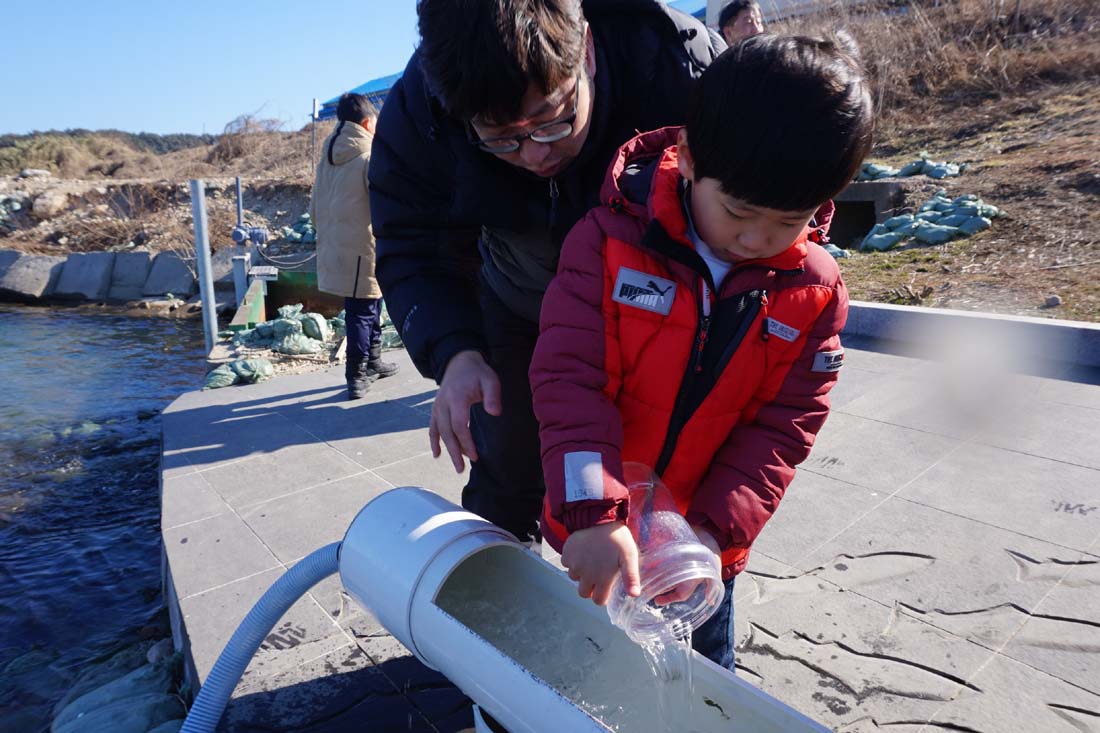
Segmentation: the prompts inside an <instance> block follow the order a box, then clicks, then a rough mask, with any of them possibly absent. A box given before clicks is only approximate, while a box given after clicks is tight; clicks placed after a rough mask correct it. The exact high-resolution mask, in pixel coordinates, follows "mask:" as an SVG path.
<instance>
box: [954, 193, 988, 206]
mask: <svg viewBox="0 0 1100 733" xmlns="http://www.w3.org/2000/svg"><path fill="white" fill-rule="evenodd" d="M981 201H982V200H981V199H980V198H978V197H977V196H975V195H974V194H972V193H964V194H963V195H962V196H958V197H956V198H955V199H954V200H953V201H952V202H951V203H953V204H955V206H966V205H967V204H974V203H979V204H980V203H981Z"/></svg>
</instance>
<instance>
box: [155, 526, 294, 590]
mask: <svg viewBox="0 0 1100 733" xmlns="http://www.w3.org/2000/svg"><path fill="white" fill-rule="evenodd" d="M163 535H164V549H165V552H166V553H167V554H168V565H169V568H170V570H171V573H172V577H173V579H174V582H175V586H176V592H177V593H178V594H179V597H180V598H181V599H184V600H186V599H187V597H188V596H192V595H194V594H196V593H201V592H203V591H207V590H210V589H211V588H215V587H217V586H220V585H224V584H225V583H230V582H232V581H234V580H239V579H241V578H244V577H246V576H249V575H254V574H256V573H259V572H262V571H264V570H270V569H271V568H274V567H276V566H277V565H278V564H279V563H278V560H276V559H275V556H274V555H273V554H272V553H271V551H270V550H268V549H267V548H266V547H264V546H263V544H262V543H261V542H260V540H259V539H257V538H256V536H255V535H254V534H253V533H252V531H251V530H250V529H249V528H248V526H247V525H246V524H245V523H244V522H243V521H242V520H241V518H240V517H238V516H237V515H236V514H232V513H230V514H219V515H217V516H215V517H210V518H209V519H203V520H201V521H198V522H192V523H191V524H186V525H183V526H182V527H174V528H172V529H166V530H164V532H163Z"/></svg>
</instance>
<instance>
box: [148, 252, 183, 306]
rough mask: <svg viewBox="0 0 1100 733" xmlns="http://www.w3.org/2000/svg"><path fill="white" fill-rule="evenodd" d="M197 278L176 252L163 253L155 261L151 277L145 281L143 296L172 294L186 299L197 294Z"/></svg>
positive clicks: (150, 272) (150, 273)
mask: <svg viewBox="0 0 1100 733" xmlns="http://www.w3.org/2000/svg"><path fill="white" fill-rule="evenodd" d="M195 285H196V283H195V277H194V275H192V274H191V270H190V269H189V268H188V267H187V264H186V263H185V262H184V261H183V260H182V259H180V257H179V255H177V254H176V253H175V252H161V253H160V254H158V255H157V257H156V259H155V260H153V267H152V269H151V270H150V271H149V277H148V278H147V279H146V280H145V287H144V288H143V289H142V294H143V295H167V294H168V293H171V294H172V295H175V296H177V297H181V298H184V299H187V298H190V297H191V295H192V294H193V293H194V292H195Z"/></svg>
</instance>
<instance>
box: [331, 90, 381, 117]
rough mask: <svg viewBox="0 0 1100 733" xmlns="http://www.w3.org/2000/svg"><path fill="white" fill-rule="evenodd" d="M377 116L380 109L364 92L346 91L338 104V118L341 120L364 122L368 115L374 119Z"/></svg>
mask: <svg viewBox="0 0 1100 733" xmlns="http://www.w3.org/2000/svg"><path fill="white" fill-rule="evenodd" d="M377 116H378V110H376V109H375V108H374V105H373V104H371V101H370V100H369V99H367V98H366V97H365V96H363V95H362V94H355V93H354V92H344V94H342V95H341V96H340V101H339V102H338V103H337V104H336V119H338V120H340V121H341V122H362V121H363V120H365V119H367V118H368V117H369V118H371V119H374V118H375V117H377Z"/></svg>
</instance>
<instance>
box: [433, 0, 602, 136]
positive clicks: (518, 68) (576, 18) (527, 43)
mask: <svg viewBox="0 0 1100 733" xmlns="http://www.w3.org/2000/svg"><path fill="white" fill-rule="evenodd" d="M416 13H417V17H418V18H419V26H420V68H421V70H422V71H423V73H424V78H425V80H426V81H427V82H428V87H429V89H431V91H432V93H433V94H434V95H435V96H436V97H437V98H438V99H439V101H440V102H441V103H442V104H443V108H444V109H445V110H447V112H448V113H450V114H451V115H453V116H454V117H456V118H458V119H460V120H463V121H469V120H472V119H473V118H474V117H481V118H483V119H485V120H486V121H490V122H500V123H508V122H511V121H512V120H515V119H517V118H519V116H520V114H521V112H522V109H523V106H522V104H523V95H524V93H525V92H526V91H527V87H528V85H529V84H533V85H534V86H535V87H536V88H538V89H540V90H542V92H543V94H547V95H549V94H551V93H553V92H554V91H555V90H557V89H559V88H560V87H561V86H562V85H563V84H565V82H566V81H567V80H568V79H569V78H570V77H572V76H573V75H575V74H576V73H577V70H578V69H579V68H580V65H581V63H582V61H583V59H584V48H585V40H584V15H583V14H582V12H581V4H580V0H418V2H417V4H416Z"/></svg>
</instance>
